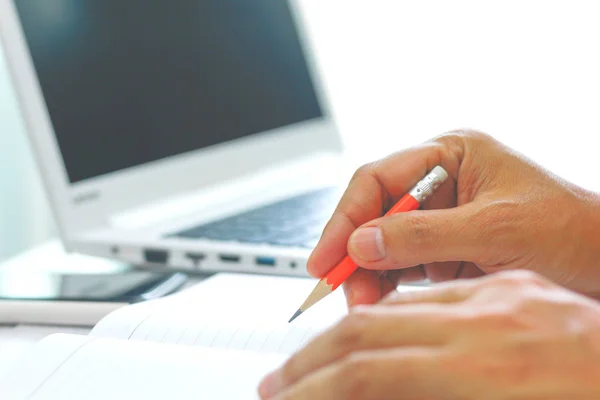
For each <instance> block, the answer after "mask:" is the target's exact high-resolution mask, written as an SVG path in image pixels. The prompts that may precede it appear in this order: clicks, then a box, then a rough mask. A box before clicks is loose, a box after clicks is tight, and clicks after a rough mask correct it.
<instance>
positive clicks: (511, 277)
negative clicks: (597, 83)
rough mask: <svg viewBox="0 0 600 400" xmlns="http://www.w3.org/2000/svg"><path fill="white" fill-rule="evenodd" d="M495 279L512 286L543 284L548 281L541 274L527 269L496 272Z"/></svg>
mask: <svg viewBox="0 0 600 400" xmlns="http://www.w3.org/2000/svg"><path fill="white" fill-rule="evenodd" d="M495 280H496V281H497V282H500V283H503V284H508V285H510V286H521V285H534V286H542V285H544V284H545V283H546V279H545V278H543V277H542V276H541V275H539V274H537V273H535V272H533V271H529V270H525V269H518V270H511V271H502V272H498V273H496V274H495Z"/></svg>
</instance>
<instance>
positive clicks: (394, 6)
mask: <svg viewBox="0 0 600 400" xmlns="http://www.w3.org/2000/svg"><path fill="white" fill-rule="evenodd" d="M301 4H302V5H303V9H304V10H305V12H306V17H307V22H308V28H309V30H310V32H311V33H312V35H313V40H314V41H315V45H316V47H315V51H316V53H317V57H318V62H319V64H320V65H321V67H322V72H323V74H324V79H325V85H326V88H327V89H328V91H329V95H330V99H331V101H332V103H333V106H334V111H335V114H336V117H337V118H338V122H339V125H340V127H341V130H342V132H343V134H344V139H345V141H346V144H347V146H348V151H349V152H350V153H351V155H353V156H355V157H358V158H360V159H362V160H364V161H367V160H372V159H375V158H377V157H379V156H382V155H385V154H387V153H389V152H391V151H393V150H395V149H400V148H403V147H406V146H411V145H414V144H417V143H419V142H422V141H424V140H426V139H429V138H430V137H433V136H436V135H437V134H439V133H442V132H444V131H447V130H451V129H454V128H463V127H472V128H477V129H480V130H484V131H486V132H488V133H490V134H492V135H493V136H495V137H496V138H498V139H499V140H501V141H503V142H505V143H507V144H508V145H510V146H512V147H514V148H516V149H518V150H519V151H521V152H523V153H525V154H527V155H528V156H530V157H532V158H533V159H534V160H536V161H538V162H540V163H542V164H543V165H544V166H546V167H547V168H549V169H551V170H552V171H553V172H555V173H558V174H559V175H561V176H563V177H565V178H567V179H569V180H571V181H574V182H576V183H578V184H580V185H583V186H585V187H588V188H590V189H593V190H600V178H598V177H597V175H598V174H596V173H594V171H593V169H594V168H597V166H596V164H597V154H598V142H599V139H598V138H599V137H600V22H599V21H600V2H597V1H577V0H570V1H547V0H546V1H527V0H520V1H512V0H511V1H506V0H505V1H495V2H491V1H483V0H479V1H392V0H368V1H366V0H362V1H350V0H302V1H301ZM23 135H24V130H23V126H22V121H21V119H20V115H19V114H18V111H17V107H16V103H15V100H14V93H13V91H12V87H11V86H10V84H9V80H8V77H7V72H6V69H5V65H4V63H0V184H1V185H0V258H2V257H3V256H6V255H8V254H12V253H14V252H16V251H18V250H22V249H24V248H25V247H27V246H30V245H32V244H34V243H37V242H39V241H41V240H43V239H45V238H46V237H48V236H49V235H52V234H53V232H54V228H53V223H52V222H51V221H52V219H51V217H50V216H49V214H48V208H47V205H46V201H45V199H44V198H43V196H42V195H41V194H40V193H41V189H40V186H39V178H38V177H37V173H36V172H35V170H34V169H33V168H34V166H33V164H32V158H31V155H30V154H29V148H28V146H27V144H26V141H25V138H24V137H23Z"/></svg>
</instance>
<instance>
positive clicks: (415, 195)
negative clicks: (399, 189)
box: [288, 165, 448, 322]
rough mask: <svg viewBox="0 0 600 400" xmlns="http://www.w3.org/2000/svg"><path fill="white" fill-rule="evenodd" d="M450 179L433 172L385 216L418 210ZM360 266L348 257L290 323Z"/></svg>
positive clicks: (436, 170) (323, 280)
mask: <svg viewBox="0 0 600 400" xmlns="http://www.w3.org/2000/svg"><path fill="white" fill-rule="evenodd" d="M446 179H448V173H447V172H446V170H444V168H442V167H441V166H439V165H438V166H437V167H435V168H433V169H432V170H431V172H430V173H429V174H427V175H426V176H425V178H423V179H421V180H420V181H419V182H418V183H417V184H416V185H415V186H414V187H413V188H412V190H411V191H410V192H408V193H406V194H405V195H404V196H403V197H402V198H401V199H400V200H399V201H398V202H397V203H396V204H395V205H394V206H393V207H392V208H391V209H390V210H389V211H388V212H387V213H386V214H385V215H386V216H387V215H392V214H398V213H401V212H407V211H412V210H416V209H418V208H419V206H420V205H421V204H422V203H423V202H424V201H425V200H427V199H428V198H429V197H431V195H432V194H433V193H434V192H435V191H436V190H437V188H438V187H440V185H441V184H442V183H444V182H445V181H446ZM357 268H358V265H356V263H355V262H354V261H352V259H351V258H350V256H348V255H346V257H344V259H343V260H342V261H340V262H339V263H338V264H337V265H336V266H335V267H333V268H332V269H331V270H329V272H327V274H325V276H324V277H323V278H321V280H319V283H317V285H316V286H315V288H314V289H313V291H312V292H311V293H310V295H309V296H308V297H307V298H306V300H305V301H304V303H302V305H301V306H300V308H299V309H298V311H296V312H295V313H294V315H293V316H292V318H290V320H289V321H288V322H292V321H293V320H295V319H296V318H298V316H300V314H302V313H303V312H305V311H306V310H308V309H309V308H310V307H312V306H313V305H315V304H316V303H317V302H319V301H321V300H322V299H323V298H325V297H326V296H327V295H329V294H330V293H332V292H333V291H334V290H335V289H337V288H338V287H339V286H340V285H341V284H342V283H344V281H345V280H346V279H348V277H349V276H350V275H352V273H353V272H354V271H356V269H357Z"/></svg>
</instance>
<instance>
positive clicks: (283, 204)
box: [170, 188, 339, 248]
mask: <svg viewBox="0 0 600 400" xmlns="http://www.w3.org/2000/svg"><path fill="white" fill-rule="evenodd" d="M338 201H339V192H338V191H337V190H336V188H325V189H320V190H316V191H313V192H309V193H306V194H302V195H299V196H295V197H291V198H287V199H285V200H282V201H279V202H276V203H272V204H269V205H266V206H262V207H260V208H255V209H252V210H250V211H247V212H244V213H242V214H236V215H234V216H231V217H228V218H225V219H222V220H218V221H215V222H212V223H209V224H204V225H200V226H196V227H193V228H190V229H186V230H184V231H181V232H177V233H175V234H172V235H170V236H175V237H182V238H190V239H212V240H221V241H237V242H245V243H256V244H270V245H276V246H286V247H290V246H292V247H303V248H313V247H314V246H315V245H316V244H317V241H318V240H319V238H320V236H321V232H322V231H323V228H324V227H325V224H326V223H327V221H328V220H329V218H330V217H331V214H332V212H333V210H334V209H335V206H336V205H337V202H338Z"/></svg>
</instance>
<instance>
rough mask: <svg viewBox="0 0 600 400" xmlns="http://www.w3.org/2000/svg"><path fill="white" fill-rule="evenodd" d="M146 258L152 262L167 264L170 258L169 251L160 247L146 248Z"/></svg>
mask: <svg viewBox="0 0 600 400" xmlns="http://www.w3.org/2000/svg"><path fill="white" fill-rule="evenodd" d="M144 259H145V260H146V262H148V263H152V264H166V263H167V260H168V259H169V252H168V251H166V250H159V249H145V250H144Z"/></svg>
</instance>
